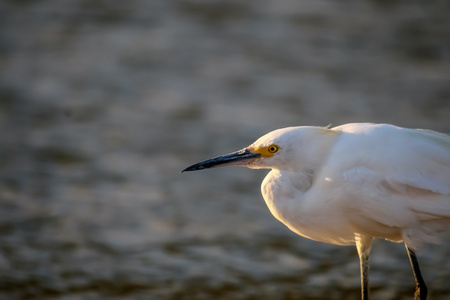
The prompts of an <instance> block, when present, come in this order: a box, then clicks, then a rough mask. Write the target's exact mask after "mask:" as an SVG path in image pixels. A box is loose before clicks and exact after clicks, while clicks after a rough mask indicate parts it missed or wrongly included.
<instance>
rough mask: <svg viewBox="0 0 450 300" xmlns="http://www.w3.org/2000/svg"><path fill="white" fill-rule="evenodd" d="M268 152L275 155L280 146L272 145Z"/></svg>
mask: <svg viewBox="0 0 450 300" xmlns="http://www.w3.org/2000/svg"><path fill="white" fill-rule="evenodd" d="M267 151H269V152H270V153H275V152H277V151H278V146H277V145H270V146H269V147H267Z"/></svg>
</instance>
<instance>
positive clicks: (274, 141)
mask: <svg viewBox="0 0 450 300" xmlns="http://www.w3.org/2000/svg"><path fill="white" fill-rule="evenodd" d="M335 135H336V132H335V131H333V130H330V129H326V128H322V127H288V128H282V129H278V130H275V131H272V132H270V133H268V134H266V135H264V136H262V137H260V138H259V139H258V140H256V141H255V142H254V143H253V144H251V145H250V146H248V147H246V148H244V149H241V150H239V151H236V152H233V153H230V154H226V155H222V156H218V157H215V158H211V159H208V160H205V161H202V162H199V163H197V164H194V165H192V166H190V167H187V168H186V169H184V170H183V171H182V172H187V171H197V170H203V169H209V168H214V167H222V166H229V165H234V166H245V167H248V168H252V169H280V170H282V169H290V168H292V167H293V168H295V167H296V165H298V164H301V163H302V161H304V160H308V159H310V158H312V157H314V156H317V152H318V151H319V150H320V148H323V146H324V145H323V144H324V143H322V141H325V140H327V141H329V140H330V139H329V138H330V137H331V136H335ZM333 140H334V139H333ZM326 144H328V143H326ZM318 148H319V149H318Z"/></svg>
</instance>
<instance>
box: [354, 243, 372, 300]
mask: <svg viewBox="0 0 450 300" xmlns="http://www.w3.org/2000/svg"><path fill="white" fill-rule="evenodd" d="M372 240H373V239H372V237H367V236H362V235H357V236H356V237H355V241H356V249H357V250H358V255H359V266H360V269H361V297H362V299H363V300H369V257H370V249H371V248H372Z"/></svg>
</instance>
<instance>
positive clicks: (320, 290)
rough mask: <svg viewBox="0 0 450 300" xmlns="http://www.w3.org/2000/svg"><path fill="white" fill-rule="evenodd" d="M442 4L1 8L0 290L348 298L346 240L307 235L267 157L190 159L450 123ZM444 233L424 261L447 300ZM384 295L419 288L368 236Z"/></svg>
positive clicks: (202, 2)
mask: <svg viewBox="0 0 450 300" xmlns="http://www.w3.org/2000/svg"><path fill="white" fill-rule="evenodd" d="M449 13H450V5H449V3H448V1H431V2H427V3H422V2H420V1H408V2H403V1H393V2H388V1H375V0H373V1H350V0H346V1H340V2H335V1H322V0H321V1H317V0H316V1H309V0H307V1H301V2H299V1H293V0H283V1H277V2H271V1H245V2H241V1H214V2H213V1H206V0H189V1H143V0H133V1H126V2H123V1H101V0H89V1H84V0H64V1H61V0H59V1H56V0H48V1H31V0H28V1H25V0H21V1H3V2H1V3H0V70H1V72H0V76H1V77H0V78H1V80H0V142H1V143H0V145H1V147H0V298H1V299H355V298H357V297H358V296H359V288H360V287H359V266H358V259H357V254H356V250H355V249H353V247H338V246H333V245H326V244H321V243H317V242H313V241H309V240H306V239H304V238H300V237H297V236H296V235H294V234H293V233H291V232H290V231H289V230H288V229H286V228H285V227H284V226H283V225H282V224H280V223H278V222H277V221H276V220H275V219H274V218H273V217H272V216H271V215H270V213H269V211H268V209H267V208H266V207H265V204H264V202H263V200H262V197H261V196H260V192H259V185H260V182H261V180H262V178H263V177H264V176H265V173H266V172H265V171H252V170H247V169H241V168H224V169H220V170H214V171H205V172H199V173H193V174H189V175H187V174H183V175H181V174H180V173H179V171H180V170H181V169H183V168H184V167H186V166H187V165H189V164H191V163H194V162H196V161H199V160H201V159H204V158H208V157H211V156H215V155H218V154H222V153H228V152H230V151H233V150H236V149H240V148H242V147H244V146H246V145H248V144H250V143H251V142H253V140H255V139H256V138H257V137H259V136H260V135H262V134H264V133H266V132H268V131H270V130H272V129H275V128H278V127H285V126H291V125H327V124H329V123H334V124H336V125H337V124H341V123H347V122H353V121H371V122H388V123H394V124H398V125H402V126H409V127H422V128H429V129H435V130H438V131H443V132H450V122H449V116H450V39H449V37H450V19H449V18H448V15H449ZM449 242H450V238H449V237H448V236H447V237H446V238H444V242H443V244H442V245H441V246H433V247H429V248H426V249H424V251H423V253H422V254H421V256H420V259H421V266H422V269H423V273H424V276H425V278H426V280H427V282H428V285H429V290H430V296H431V297H430V298H431V299H446V298H448V297H449V296H450V286H449V285H448V284H446V282H447V280H448V278H449V274H450V262H449V261H448V260H447V257H448V256H449V254H450V247H449V245H450V243H449ZM371 284H372V293H373V297H374V298H378V299H411V297H412V292H413V277H412V274H411V271H410V267H409V262H408V260H407V256H406V253H405V251H404V249H403V247H402V246H401V245H396V244H390V243H387V242H384V241H379V242H377V243H375V245H374V248H373V256H372V265H371Z"/></svg>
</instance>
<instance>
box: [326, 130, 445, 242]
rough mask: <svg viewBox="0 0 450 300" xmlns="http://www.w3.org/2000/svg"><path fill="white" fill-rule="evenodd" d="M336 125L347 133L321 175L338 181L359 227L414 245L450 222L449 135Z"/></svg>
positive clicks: (348, 211)
mask: <svg viewBox="0 0 450 300" xmlns="http://www.w3.org/2000/svg"><path fill="white" fill-rule="evenodd" d="M333 130H336V131H340V132H342V134H341V136H340V138H339V139H338V141H337V142H336V145H335V146H334V147H333V149H332V151H331V152H330V157H329V159H328V164H327V167H325V168H324V169H323V173H322V179H324V178H328V181H333V180H335V181H336V184H338V185H339V187H336V192H337V196H336V197H337V198H336V201H342V202H343V204H342V205H344V204H345V206H346V213H345V215H346V218H347V219H348V221H349V223H351V226H352V227H353V228H354V230H358V231H361V232H360V233H362V234H367V235H371V236H375V237H384V238H388V239H391V240H394V241H401V240H405V241H407V243H409V244H410V245H412V246H413V247H414V246H418V245H419V244H420V243H422V242H425V241H432V238H433V236H434V235H435V233H436V232H439V231H442V230H445V229H446V228H447V227H448V226H449V224H450V137H449V136H447V135H445V134H440V133H437V132H433V131H426V130H415V129H406V128H400V127H395V126H392V125H386V124H380V125H375V124H347V125H343V126H339V127H336V128H333ZM319 180H320V179H319ZM397 229H398V230H397ZM400 234H401V235H400Z"/></svg>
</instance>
